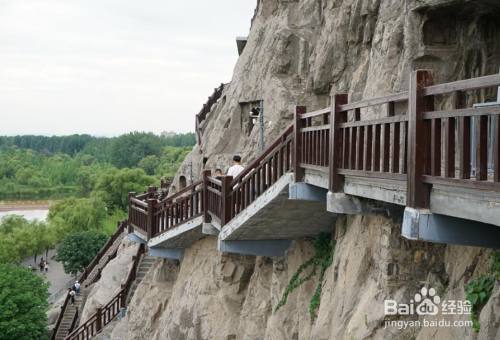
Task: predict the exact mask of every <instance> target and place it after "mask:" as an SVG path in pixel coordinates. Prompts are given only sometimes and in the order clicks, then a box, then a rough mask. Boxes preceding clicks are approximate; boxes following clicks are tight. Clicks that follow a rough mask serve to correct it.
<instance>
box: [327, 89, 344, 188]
mask: <svg viewBox="0 0 500 340" xmlns="http://www.w3.org/2000/svg"><path fill="white" fill-rule="evenodd" d="M347 101H348V95H347V94H345V93H342V94H336V95H333V96H332V97H331V103H330V105H331V109H330V148H329V150H330V154H329V155H328V157H329V172H330V176H329V185H328V189H329V191H330V192H339V191H341V190H342V180H343V178H342V176H341V175H339V174H338V169H339V168H340V167H341V161H342V135H341V131H340V129H339V124H340V123H343V122H345V121H346V118H347V117H346V115H344V116H342V115H341V112H340V105H344V104H347Z"/></svg>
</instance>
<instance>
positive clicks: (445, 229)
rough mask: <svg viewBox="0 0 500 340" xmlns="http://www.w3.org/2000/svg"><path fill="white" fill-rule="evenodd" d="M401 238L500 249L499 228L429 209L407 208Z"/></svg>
mask: <svg viewBox="0 0 500 340" xmlns="http://www.w3.org/2000/svg"><path fill="white" fill-rule="evenodd" d="M457 209H459V208H458V207H457ZM402 235H403V237H405V238H407V239H410V240H415V241H427V242H435V243H446V244H456V245H465V246H476V247H487V248H494V249H500V227H498V226H495V225H491V224H486V223H481V222H476V221H471V220H465V219H462V218H456V217H451V216H446V215H438V214H433V213H431V212H430V211H429V210H421V209H413V208H408V207H407V208H406V209H405V212H404V216H403V226H402Z"/></svg>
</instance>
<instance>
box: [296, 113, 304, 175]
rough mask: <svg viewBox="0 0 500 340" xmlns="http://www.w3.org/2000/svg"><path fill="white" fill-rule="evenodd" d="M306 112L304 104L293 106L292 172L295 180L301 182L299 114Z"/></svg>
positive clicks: (300, 123) (300, 124)
mask: <svg viewBox="0 0 500 340" xmlns="http://www.w3.org/2000/svg"><path fill="white" fill-rule="evenodd" d="M304 113H306V107H305V106H296V107H295V120H294V126H293V172H294V174H295V182H302V181H303V180H304V169H302V168H301V167H300V162H302V159H301V157H300V155H301V153H302V140H301V138H300V129H301V128H302V120H301V118H300V115H301V114H304Z"/></svg>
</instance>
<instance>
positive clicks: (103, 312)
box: [65, 244, 145, 340]
mask: <svg viewBox="0 0 500 340" xmlns="http://www.w3.org/2000/svg"><path fill="white" fill-rule="evenodd" d="M144 251H145V247H144V245H143V244H141V245H139V247H138V248H137V253H136V255H134V256H133V257H132V259H133V263H132V267H131V269H130V271H129V273H128V275H127V279H126V281H125V283H124V284H123V285H122V286H121V289H120V291H119V292H118V293H117V294H116V295H115V296H114V297H113V298H112V299H111V300H110V301H109V302H108V303H107V304H106V305H104V306H101V307H98V308H97V310H96V312H95V313H94V314H92V315H91V316H90V317H89V319H88V320H86V321H85V322H84V323H83V324H81V325H80V326H79V327H78V328H76V329H75V330H74V331H73V332H71V334H69V335H68V336H67V337H66V338H65V340H87V339H91V338H92V337H94V336H95V335H96V334H98V333H99V332H101V331H102V329H103V328H104V327H105V326H106V325H107V324H109V323H110V322H111V321H113V319H114V318H115V317H116V316H117V315H118V314H119V313H120V311H121V309H122V308H124V307H126V302H127V295H128V293H129V291H130V288H131V286H132V283H133V282H134V280H135V278H136V273H137V268H138V265H139V262H140V259H141V256H142V254H143V253H144Z"/></svg>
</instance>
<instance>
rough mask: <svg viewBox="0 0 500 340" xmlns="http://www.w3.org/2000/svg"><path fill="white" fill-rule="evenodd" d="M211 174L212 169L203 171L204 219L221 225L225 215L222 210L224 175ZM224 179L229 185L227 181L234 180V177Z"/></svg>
mask: <svg viewBox="0 0 500 340" xmlns="http://www.w3.org/2000/svg"><path fill="white" fill-rule="evenodd" d="M210 175H211V172H210V170H205V171H204V172H203V188H204V192H205V194H204V200H203V206H204V210H205V215H204V219H205V221H206V222H210V221H212V222H215V223H217V224H219V225H221V224H222V223H223V221H222V216H223V215H224V214H223V211H222V177H219V178H214V177H210ZM224 181H225V184H226V185H227V182H229V181H232V178H229V179H227V178H226V179H225V180H224Z"/></svg>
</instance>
